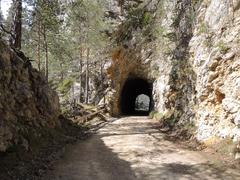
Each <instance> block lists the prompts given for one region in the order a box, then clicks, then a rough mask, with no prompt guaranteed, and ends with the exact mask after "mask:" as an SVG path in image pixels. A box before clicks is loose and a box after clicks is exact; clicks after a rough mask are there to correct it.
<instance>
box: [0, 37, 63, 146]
mask: <svg viewBox="0 0 240 180" xmlns="http://www.w3.org/2000/svg"><path fill="white" fill-rule="evenodd" d="M19 55H20V56H21V57H20V56H19ZM19 55H17V54H16V53H15V52H13V51H12V50H10V49H9V48H8V47H7V46H6V45H5V44H4V43H3V42H2V41H0V151H6V150H7V149H8V148H10V147H12V146H17V145H21V146H23V147H24V148H26V149H28V145H29V141H28V138H31V137H32V136H37V133H39V131H40V130H41V129H46V128H54V127H56V126H57V125H58V116H59V113H60V108H59V101H58V96H57V94H56V93H55V92H54V91H52V90H51V89H50V87H49V86H48V84H47V82H46V80H45V78H44V76H43V75H42V74H40V73H39V72H38V71H37V70H35V69H33V68H32V66H31V64H30V62H29V61H28V60H27V58H26V57H24V55H23V54H19Z"/></svg>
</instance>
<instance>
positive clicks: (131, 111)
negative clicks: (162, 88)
mask: <svg viewBox="0 0 240 180" xmlns="http://www.w3.org/2000/svg"><path fill="white" fill-rule="evenodd" d="M140 94H145V95H147V96H149V98H150V108H149V111H150V110H151V104H152V103H151V102H152V84H151V83H149V82H148V81H147V80H144V79H141V78H128V79H127V80H126V82H125V84H124V86H123V88H122V92H121V96H120V108H121V113H122V114H123V115H135V114H136V115H138V113H139V112H136V111H135V101H136V98H137V96H139V95H140ZM139 115H140V114H139Z"/></svg>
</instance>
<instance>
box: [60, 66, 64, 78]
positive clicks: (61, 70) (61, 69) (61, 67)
mask: <svg viewBox="0 0 240 180" xmlns="http://www.w3.org/2000/svg"><path fill="white" fill-rule="evenodd" d="M60 75H61V80H60V81H61V83H63V80H64V71H63V63H62V62H60Z"/></svg>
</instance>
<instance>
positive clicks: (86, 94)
mask: <svg viewBox="0 0 240 180" xmlns="http://www.w3.org/2000/svg"><path fill="white" fill-rule="evenodd" d="M89 55H90V49H89V48H87V59H86V60H87V62H86V83H85V103H86V104H88V98H89V97H88V90H89Z"/></svg>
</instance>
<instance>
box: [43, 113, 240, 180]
mask: <svg viewBox="0 0 240 180" xmlns="http://www.w3.org/2000/svg"><path fill="white" fill-rule="evenodd" d="M166 137H168V136H166V135H165V134H164V133H162V132H160V131H159V123H158V122H157V121H154V120H150V119H148V118H147V117H126V118H121V119H118V120H115V121H113V122H111V123H109V124H107V125H105V126H103V127H102V128H100V129H99V130H98V131H97V132H96V134H94V135H93V136H91V137H90V138H88V139H87V140H85V141H80V142H78V143H76V144H73V145H70V146H68V147H67V148H66V150H65V153H64V155H63V157H62V159H59V160H58V161H57V162H55V163H54V165H53V169H51V170H49V171H48V172H47V173H46V175H44V176H43V177H42V179H43V180H50V179H51V180H117V179H119V180H155V179H156V180H160V179H167V180H179V179H201V180H202V179H211V180H212V179H213V180H214V179H224V180H228V179H229V180H230V179H231V180H233V179H240V172H239V170H238V169H234V168H229V167H226V166H225V165H224V163H221V162H217V163H216V161H215V157H214V156H212V155H211V154H207V153H206V152H199V151H193V150H189V149H188V148H184V147H183V145H179V144H178V143H176V142H173V141H171V140H169V139H168V138H166Z"/></svg>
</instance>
